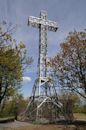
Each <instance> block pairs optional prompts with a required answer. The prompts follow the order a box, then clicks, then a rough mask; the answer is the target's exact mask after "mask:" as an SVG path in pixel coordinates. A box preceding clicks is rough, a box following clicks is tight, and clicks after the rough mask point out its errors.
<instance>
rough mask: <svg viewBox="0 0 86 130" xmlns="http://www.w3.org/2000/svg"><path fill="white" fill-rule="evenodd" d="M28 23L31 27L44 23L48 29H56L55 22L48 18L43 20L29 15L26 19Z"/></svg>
mask: <svg viewBox="0 0 86 130" xmlns="http://www.w3.org/2000/svg"><path fill="white" fill-rule="evenodd" d="M28 25H31V26H32V27H37V28H39V25H44V26H45V27H47V29H48V30H49V31H54V32H55V31H57V29H58V28H57V23H56V22H53V21H50V20H45V19H41V18H37V17H33V16H30V17H29V20H28Z"/></svg>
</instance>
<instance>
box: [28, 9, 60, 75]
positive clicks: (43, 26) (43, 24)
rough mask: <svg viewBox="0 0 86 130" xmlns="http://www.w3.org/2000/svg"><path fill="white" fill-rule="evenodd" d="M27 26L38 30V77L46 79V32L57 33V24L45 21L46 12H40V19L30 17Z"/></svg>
mask: <svg viewBox="0 0 86 130" xmlns="http://www.w3.org/2000/svg"><path fill="white" fill-rule="evenodd" d="M28 25H31V26H32V27H37V28H39V60H38V67H39V72H38V73H39V77H46V69H47V65H46V54H47V31H53V32H56V31H57V29H58V28H57V23H56V22H53V21H50V20H48V19H47V12H45V11H41V13H40V18H37V17H33V16H30V17H29V20H28Z"/></svg>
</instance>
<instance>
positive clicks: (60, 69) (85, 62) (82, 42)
mask: <svg viewBox="0 0 86 130" xmlns="http://www.w3.org/2000/svg"><path fill="white" fill-rule="evenodd" d="M50 66H51V67H52V68H53V71H54V73H53V74H54V76H55V77H56V78H57V79H58V84H59V85H60V86H61V87H63V88H64V89H69V90H71V91H74V92H76V93H78V94H80V95H81V96H82V97H84V98H86V32H85V31H83V32H76V31H74V32H71V33H69V35H68V37H67V39H66V40H65V42H63V43H62V44H61V52H60V53H59V54H57V55H56V56H55V57H54V58H52V59H51V60H50Z"/></svg>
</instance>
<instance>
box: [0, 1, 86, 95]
mask: <svg viewBox="0 0 86 130" xmlns="http://www.w3.org/2000/svg"><path fill="white" fill-rule="evenodd" d="M41 10H46V11H47V13H48V19H49V20H52V21H56V22H57V23H58V27H59V29H58V31H57V32H55V33H54V32H48V57H53V56H54V55H56V53H57V52H58V51H59V50H60V43H61V42H62V41H63V40H64V39H65V38H66V36H67V35H68V32H70V31H73V30H74V29H76V30H77V31H80V30H84V29H86V0H0V22H2V21H3V20H5V21H6V22H7V23H12V24H13V25H14V26H15V25H17V30H16V32H15V34H14V37H15V39H16V40H17V42H19V41H23V42H24V43H25V44H26V47H27V50H28V53H29V55H30V56H32V58H33V59H34V62H33V64H32V66H31V67H30V68H29V69H27V70H26V71H25V72H24V78H23V79H24V80H23V83H22V89H21V91H22V93H23V94H24V96H25V97H27V96H29V95H30V94H31V89H32V86H33V83H34V81H35V79H36V78H37V62H38V61H37V58H38V44H39V34H38V29H36V28H32V27H29V26H27V22H28V17H29V16H36V17H39V14H40V11H41ZM25 77H26V78H25ZM27 77H28V78H27Z"/></svg>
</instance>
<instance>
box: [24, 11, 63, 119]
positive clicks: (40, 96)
mask: <svg viewBox="0 0 86 130" xmlns="http://www.w3.org/2000/svg"><path fill="white" fill-rule="evenodd" d="M28 25H29V26H30V25H31V26H32V27H36V28H39V58H38V78H37V79H36V80H35V83H34V86H33V89H32V96H31V97H30V101H29V104H28V106H27V110H26V112H27V113H28V116H29V118H30V117H31V118H32V116H34V120H37V119H39V118H44V117H45V115H46V114H45V115H44V109H45V107H52V105H53V107H52V110H51V111H52V114H51V115H52V117H53V118H54V117H55V116H56V112H57V110H56V108H59V107H60V106H61V103H60V102H59V101H58V98H57V93H56V90H55V87H54V85H53V83H52V80H51V79H50V77H49V76H48V75H47V63H46V62H47V61H46V59H47V57H46V56H47V31H53V32H56V31H57V29H58V27H57V23H56V22H53V21H50V20H48V19H47V12H45V11H41V13H40V18H37V17H33V16H30V17H29V20H28ZM50 103H51V104H52V105H49V104H50ZM44 104H45V105H44ZM54 109H55V110H54ZM55 111H56V112H55ZM53 113H54V114H53ZM55 118H56V117H55Z"/></svg>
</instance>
